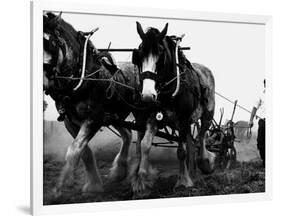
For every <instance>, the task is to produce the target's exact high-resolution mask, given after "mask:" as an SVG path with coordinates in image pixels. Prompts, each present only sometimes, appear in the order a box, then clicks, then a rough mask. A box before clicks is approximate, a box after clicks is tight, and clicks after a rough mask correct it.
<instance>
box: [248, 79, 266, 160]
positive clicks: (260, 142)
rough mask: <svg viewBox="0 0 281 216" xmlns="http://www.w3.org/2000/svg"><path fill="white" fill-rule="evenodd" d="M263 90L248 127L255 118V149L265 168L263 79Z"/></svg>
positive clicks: (251, 125)
mask: <svg viewBox="0 0 281 216" xmlns="http://www.w3.org/2000/svg"><path fill="white" fill-rule="evenodd" d="M263 84H264V88H263V92H262V95H261V96H260V98H259V99H258V101H257V102H256V104H255V105H254V106H253V109H252V112H251V116H250V120H249V127H253V120H254V117H255V116H256V117H257V118H259V121H258V136H257V148H258V150H259V153H260V157H261V159H262V161H263V166H265V79H264V80H263Z"/></svg>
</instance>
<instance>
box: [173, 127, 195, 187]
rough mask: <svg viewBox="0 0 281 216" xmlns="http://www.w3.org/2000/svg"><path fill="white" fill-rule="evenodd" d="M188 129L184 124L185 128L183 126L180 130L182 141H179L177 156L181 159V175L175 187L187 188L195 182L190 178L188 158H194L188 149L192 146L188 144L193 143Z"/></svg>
mask: <svg viewBox="0 0 281 216" xmlns="http://www.w3.org/2000/svg"><path fill="white" fill-rule="evenodd" d="M187 129H188V128H186V126H184V128H182V127H181V129H180V131H179V136H180V141H179V143H178V145H179V146H178V149H177V156H178V159H179V176H178V180H177V183H176V185H175V188H177V187H180V186H184V187H186V188H187V187H192V186H193V182H192V180H191V178H190V173H189V169H188V167H187V163H186V160H187V159H188V160H192V158H190V156H191V152H188V150H190V149H191V148H188V145H192V140H191V137H190V139H188V136H190V134H189V133H188V130H187ZM185 138H187V139H185ZM188 153H189V154H188ZM188 155H189V157H188Z"/></svg>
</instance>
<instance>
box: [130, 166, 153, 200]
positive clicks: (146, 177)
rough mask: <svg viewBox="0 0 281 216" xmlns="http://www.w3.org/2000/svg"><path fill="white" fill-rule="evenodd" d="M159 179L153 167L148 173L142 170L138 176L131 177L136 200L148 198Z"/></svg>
mask: <svg viewBox="0 0 281 216" xmlns="http://www.w3.org/2000/svg"><path fill="white" fill-rule="evenodd" d="M156 177H157V171H156V170H155V169H153V168H152V167H151V166H150V167H149V169H148V171H147V172H146V171H145V170H140V171H139V172H138V174H137V175H133V176H131V186H132V190H133V193H134V196H133V198H134V199H140V198H146V197H148V196H149V195H150V193H151V189H152V187H153V185H154V182H155V180H156Z"/></svg>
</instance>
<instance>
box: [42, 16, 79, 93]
mask: <svg viewBox="0 0 281 216" xmlns="http://www.w3.org/2000/svg"><path fill="white" fill-rule="evenodd" d="M43 25H44V26H43V37H44V38H43V41H44V42H43V49H44V53H43V59H44V62H43V64H44V65H43V68H44V76H43V77H44V80H43V86H44V90H48V89H61V88H63V87H66V86H67V84H68V82H70V81H69V80H57V79H55V77H56V76H67V77H70V76H71V75H72V73H73V70H75V69H77V68H76V67H77V64H78V61H79V50H80V44H79V42H78V40H77V33H78V32H76V31H75V30H74V28H73V27H72V26H71V25H70V24H68V23H66V22H65V21H64V20H63V19H62V18H61V13H60V14H59V15H58V16H56V15H55V14H53V13H50V12H48V13H46V14H44V17H43Z"/></svg>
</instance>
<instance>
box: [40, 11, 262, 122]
mask: <svg viewBox="0 0 281 216" xmlns="http://www.w3.org/2000/svg"><path fill="white" fill-rule="evenodd" d="M62 18H63V19H64V20H65V21H67V22H69V23H70V24H72V25H73V27H74V28H75V29H76V30H81V31H90V30H91V29H93V28H96V27H99V28H100V29H99V30H98V31H97V32H96V33H95V34H94V35H93V36H92V38H91V40H92V42H93V44H94V45H95V46H96V47H97V48H107V46H108V44H109V42H111V43H112V44H111V48H136V47H137V46H138V45H139V43H140V38H139V36H138V34H137V31H136V21H139V22H140V23H141V24H142V26H143V29H146V28H147V27H150V26H153V27H156V28H159V29H160V30H162V28H163V27H164V25H165V23H167V22H168V23H169V28H168V35H178V36H180V35H182V34H185V35H186V36H185V38H184V39H183V41H182V43H181V46H190V47H191V50H189V51H185V54H186V56H187V58H188V59H189V60H190V61H191V62H198V63H201V64H204V65H205V66H207V67H208V68H210V69H211V70H212V72H213V74H214V77H215V82H216V91H217V92H218V93H220V94H222V95H224V96H226V97H228V98H229V99H231V100H233V101H234V100H236V99H238V103H239V104H240V105H242V106H244V107H245V108H247V109H249V110H251V109H252V106H253V104H254V102H255V101H256V100H257V99H258V97H259V95H260V94H261V92H262V88H263V79H264V78H265V26H264V25H254V24H237V23H219V22H204V21H188V20H186V21H185V20H174V19H173V20H171V19H169V20H166V19H151V18H136V17H118V16H100V15H89V14H73V13H63V14H62ZM113 55H114V58H115V59H116V60H117V61H130V60H131V53H113ZM46 100H47V102H48V104H49V106H48V108H47V110H46V112H45V118H46V119H56V117H57V112H56V111H55V109H54V104H53V102H52V101H51V99H50V98H48V97H46ZM220 107H224V110H225V114H224V117H225V118H230V116H231V113H232V108H233V105H232V104H231V103H229V102H227V101H225V100H224V99H221V98H220V97H219V96H216V114H215V119H218V118H219V108H220ZM249 117H250V114H249V113H247V112H245V111H243V110H241V109H239V108H237V110H236V113H235V117H234V120H242V119H243V120H248V119H249Z"/></svg>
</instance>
